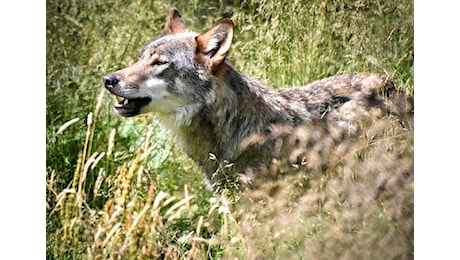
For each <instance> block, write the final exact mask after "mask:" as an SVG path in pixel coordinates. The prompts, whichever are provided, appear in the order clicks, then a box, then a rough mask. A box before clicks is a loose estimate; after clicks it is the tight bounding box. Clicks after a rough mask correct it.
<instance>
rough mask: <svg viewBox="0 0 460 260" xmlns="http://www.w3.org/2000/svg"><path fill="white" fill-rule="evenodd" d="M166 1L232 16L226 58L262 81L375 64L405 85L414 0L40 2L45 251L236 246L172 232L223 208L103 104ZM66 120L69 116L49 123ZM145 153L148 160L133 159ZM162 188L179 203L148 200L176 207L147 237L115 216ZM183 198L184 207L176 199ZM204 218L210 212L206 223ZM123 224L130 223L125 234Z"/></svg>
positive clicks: (212, 221)
mask: <svg viewBox="0 0 460 260" xmlns="http://www.w3.org/2000/svg"><path fill="white" fill-rule="evenodd" d="M173 6H174V7H177V8H178V9H179V12H180V13H181V15H182V17H183V19H184V20H185V22H186V23H187V25H188V27H189V28H190V29H192V30H194V31H197V32H203V31H205V30H206V29H208V28H210V27H211V26H212V25H213V24H214V23H216V22H217V21H219V20H220V19H222V18H224V17H231V18H232V19H233V20H234V23H235V37H234V40H233V45H232V47H231V52H230V55H229V57H228V61H229V63H231V64H233V65H234V66H235V67H236V68H237V69H239V70H240V71H242V72H244V73H247V74H250V75H252V76H255V77H256V78H259V79H264V80H265V81H266V82H267V85H268V86H270V87H273V88H284V87H288V86H294V85H303V84H307V83H309V82H311V81H314V80H316V79H320V78H324V77H327V76H330V75H334V74H336V73H341V72H349V71H372V72H379V73H386V74H388V75H390V76H392V77H393V79H394V80H395V82H396V83H397V84H398V85H399V86H400V87H402V88H406V89H407V90H409V92H411V93H413V89H414V88H413V85H414V73H413V68H414V41H413V38H414V37H413V36H414V16H413V2H412V1H397V0H390V1H370V0H356V1H352V0H346V1H334V0H333V1H321V0H311V1H297V0H296V1H281V2H280V1H255V0H245V1H237V0H234V1H231V0H227V1H222V0H221V1H217V0H215V1H198V0H191V1H156V0H155V1H121V0H112V1H105V0H104V1H102V0H95V1H76V0H74V1H56V0H47V2H46V10H47V11H46V12H47V14H46V16H47V20H46V58H47V64H46V79H47V83H46V166H47V169H46V174H47V176H46V179H47V198H46V203H47V217H46V219H47V223H46V225H47V226H46V232H47V242H46V245H47V258H55V259H69V258H74V259H87V258H88V257H95V258H97V257H114V256H126V255H142V254H143V253H145V254H146V255H150V256H152V255H158V256H159V257H166V256H168V254H170V255H175V256H177V257H189V258H193V257H197V258H199V257H198V256H200V255H206V256H207V257H209V258H218V257H219V256H221V255H222V254H223V251H224V250H225V245H230V244H231V243H233V242H234V241H230V240H229V242H228V243H227V244H225V243H218V244H213V243H208V246H207V247H203V246H201V247H198V246H196V245H195V244H194V243H185V242H183V241H182V240H180V238H184V236H185V237H186V235H187V234H189V233H190V232H192V231H194V232H195V234H197V233H199V232H198V230H197V228H199V227H202V226H200V225H202V224H200V223H204V222H206V223H207V225H208V226H207V228H206V232H205V231H204V230H205V229H204V228H201V232H202V233H201V234H200V235H201V237H203V238H205V239H211V238H212V237H214V236H216V234H217V233H218V232H220V231H219V230H220V229H221V228H222V227H223V226H224V225H226V222H225V221H226V220H225V219H226V218H225V216H224V215H223V214H222V213H221V212H220V213H219V214H217V215H211V214H210V213H211V212H213V206H214V205H215V203H216V202H214V201H213V200H212V194H211V193H210V192H209V191H208V190H206V188H205V187H204V185H203V182H202V178H201V174H200V173H199V172H198V171H197V169H196V168H195V166H194V165H193V163H192V162H191V161H189V160H188V159H187V158H186V157H184V156H183V154H182V153H181V152H180V150H178V149H177V148H176V147H175V146H174V144H173V143H172V141H171V139H170V138H169V136H168V135H167V133H166V132H165V131H164V130H162V129H161V128H160V127H159V126H158V125H157V124H156V121H155V120H154V118H153V117H152V116H151V115H143V116H139V117H136V118H130V119H126V118H120V117H119V116H117V115H116V114H114V113H113V111H112V108H111V106H112V104H113V102H114V99H113V97H111V96H109V95H108V94H107V93H105V91H104V90H103V85H102V76H103V75H105V74H107V73H109V72H112V71H115V70H117V69H120V68H123V67H126V66H128V65H130V64H131V63H133V62H134V61H135V58H136V55H137V53H138V51H139V50H140V48H141V47H142V46H143V44H144V43H146V42H148V41H151V40H154V39H156V38H158V37H159V36H161V34H162V31H163V26H164V23H165V19H166V16H167V14H168V12H169V10H170V8H171V7H173ZM90 113H91V114H92V118H91V119H92V120H91V122H90V124H88V114H90ZM72 119H75V120H76V121H74V123H73V124H71V125H69V126H68V127H67V128H65V130H64V131H58V130H59V129H60V127H61V126H63V125H64V124H65V123H66V122H68V121H70V120H72ZM77 119H78V120H77ZM114 129H115V130H114ZM61 130H62V129H61ZM149 131H150V132H149ZM58 132H59V133H58ZM147 133H150V134H151V135H148V134H147ZM111 145H113V147H109V146H111ZM139 148H143V149H144V150H142V151H140V150H139ZM145 151H148V153H146V152H145ZM143 154H145V156H146V158H142V159H139V156H141V155H143ZM85 166H86V167H87V169H85ZM120 176H125V179H123V180H121V179H120ZM122 184H126V185H128V184H129V185H132V187H131V188H129V189H127V188H126V187H125V186H123V185H122ZM123 187H125V188H123ZM123 191H124V193H123ZM163 193H164V194H168V196H169V197H168V198H171V201H174V202H177V203H179V204H173V202H171V204H161V205H163V206H161V207H160V206H158V205H157V206H158V210H159V215H158V216H163V217H165V218H166V216H169V218H170V219H173V218H171V216H170V215H168V214H172V213H171V211H169V212H168V209H171V208H174V207H173V206H171V205H179V206H184V207H185V208H183V210H182V209H181V210H179V209H180V208H181V207H179V206H177V207H176V208H174V209H176V210H177V212H178V216H177V217H175V218H174V221H172V220H171V221H170V222H168V223H169V225H164V226H163V227H161V228H160V227H159V226H158V227H157V231H158V232H157V233H155V234H156V235H154V233H148V232H147V231H146V230H144V229H146V228H147V227H148V225H147V224H146V223H144V224H142V223H141V222H137V223H136V225H128V224H126V223H124V222H123V219H127V218H129V214H133V212H139V211H141V209H142V206H143V205H146V203H147V202H148V201H149V199H151V198H149V196H151V197H154V198H158V199H159V200H160V198H159V197H158V196H159V194H163ZM120 194H121V195H120ZM184 194H185V195H184ZM173 196H175V197H173ZM184 196H185V197H184ZM192 197H193V199H192ZM114 198H124V199H125V200H126V201H131V202H132V203H133V204H132V205H134V206H133V208H136V207H139V211H136V210H134V211H133V212H130V211H129V210H126V209H124V210H122V213H121V214H120V215H121V216H123V217H122V218H121V219H119V216H117V217H116V219H117V220H119V222H118V223H121V224H120V225H119V226H118V228H116V227H117V226H116V224H115V222H114V225H113V226H110V225H111V224H110V221H111V220H113V219H112V218H107V219H105V217H104V216H105V215H104V214H106V215H107V216H112V217H113V214H112V213H114V212H115V210H116V209H115V208H116V207H115V206H113V205H115V204H116V205H124V204H123V203H121V202H119V201H115V202H114ZM184 198H185V200H186V201H187V203H185V204H183V203H182V204H180V201H181V200H182V199H184ZM210 198H211V202H209V200H210ZM174 199H176V200H174ZM126 201H125V202H126ZM117 203H121V204H117ZM112 204H113V205H112ZM125 204H126V203H125ZM132 205H131V206H132ZM179 213H180V214H179ZM201 216H207V217H205V218H207V219H205V221H204V222H203V219H202V218H200V217H201ZM200 221H201V222H200ZM109 224H110V225H109ZM131 224H132V223H131ZM109 227H110V228H109ZM130 227H131V229H135V231H133V230H131V231H129V230H130ZM142 228H143V229H142ZM112 230H114V231H113V234H110V231H112ZM98 232H99V233H98ZM104 232H105V233H104ZM213 232H214V233H213ZM134 233H135V237H137V238H136V239H137V240H135V241H137V242H138V243H137V244H142V243H141V242H140V241H143V240H142V239H145V238H146V237H147V238H148V239H147V240H146V241H148V243H153V244H155V245H156V246H155V247H153V248H143V249H141V248H140V247H139V248H138V247H136V246H135V245H136V243H131V244H129V243H128V244H129V246H128V249H126V248H123V245H126V243H124V242H126V241H127V238H128V237H130V236H134ZM147 233H148V234H149V235H148V236H147V235H146V234H147ZM100 234H106V235H105V236H102V235H100ZM109 235H110V236H109ZM117 236H118V238H117ZM102 237H103V238H104V239H102ZM230 237H231V236H230ZM98 239H99V240H98ZM117 239H118V240H117ZM112 240H113V241H112ZM119 241H122V242H119ZM129 241H133V240H129ZM181 241H182V242H181ZM144 242H145V241H144ZM233 244H234V243H233ZM233 244H232V245H233ZM197 248H198V249H197ZM142 250H144V251H142ZM142 252H143V253H142ZM171 252H173V253H171Z"/></svg>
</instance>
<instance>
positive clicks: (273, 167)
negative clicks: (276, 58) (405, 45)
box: [103, 8, 413, 190]
mask: <svg viewBox="0 0 460 260" xmlns="http://www.w3.org/2000/svg"><path fill="white" fill-rule="evenodd" d="M233 32H234V24H233V22H232V20H231V19H230V18H225V19H222V20H221V21H220V22H218V23H216V24H215V25H214V26H213V27H212V28H210V29H209V30H207V31H206V32H204V33H197V32H193V31H191V30H189V29H188V27H187V26H186V24H185V23H184V21H183V20H182V17H181V15H180V14H179V12H178V11H177V9H175V8H172V9H171V11H170V13H169V15H168V17H167V19H166V25H165V27H164V34H163V35H162V36H161V37H160V38H158V39H157V40H154V41H151V42H149V43H147V44H145V46H144V47H143V48H142V50H141V51H140V53H139V56H138V60H137V62H135V63H134V64H133V65H131V66H129V67H127V68H124V69H121V70H118V71H116V72H113V73H110V74H108V75H105V76H104V77H103V83H104V86H105V88H106V89H107V90H108V91H109V92H110V93H111V94H112V95H114V96H116V99H117V101H116V103H115V104H114V106H113V108H114V110H115V112H116V113H118V114H119V115H121V116H123V117H133V116H136V115H139V114H144V113H150V112H153V113H154V114H156V116H157V118H158V120H159V122H160V123H161V124H162V125H163V126H164V127H166V128H167V129H169V131H170V133H171V134H172V135H173V137H174V139H175V141H176V142H177V144H178V145H179V146H180V147H181V148H182V150H183V151H184V152H185V153H186V154H187V155H188V156H189V157H190V158H191V159H192V160H193V161H195V162H196V163H197V165H198V166H199V167H200V168H201V170H202V171H203V173H204V176H205V180H206V182H207V184H208V185H209V187H210V188H211V189H213V190H217V189H218V188H219V187H220V186H222V185H223V183H228V180H231V181H232V183H233V184H235V185H234V186H233V187H235V188H236V189H238V190H244V189H256V188H257V187H258V186H260V185H262V183H263V182H264V181H266V180H267V179H277V178H279V177H280V176H283V175H286V174H289V173H290V172H292V171H299V169H300V168H302V167H303V166H304V165H308V167H316V168H319V169H320V170H321V167H323V166H324V164H323V163H322V162H321V161H319V162H315V160H313V159H312V158H307V152H308V151H309V150H310V151H311V150H314V149H317V151H316V152H315V153H317V154H323V155H324V156H323V157H321V158H323V159H326V160H327V153H328V152H333V150H334V149H335V148H336V147H337V145H338V144H339V142H342V141H343V140H347V139H348V138H352V137H353V136H354V137H359V135H360V130H361V129H362V128H361V127H360V122H361V120H364V119H366V118H367V119H370V121H372V119H373V118H377V117H382V116H393V117H395V118H397V120H398V122H400V124H401V125H402V127H403V128H410V127H411V125H412V121H413V100H412V99H411V98H410V97H409V95H408V94H407V93H405V92H404V91H403V90H401V89H399V88H397V87H396V86H395V84H394V83H393V81H392V80H391V79H390V77H388V76H387V75H384V74H377V73H368V72H363V73H359V72H350V73H344V74H337V75H334V76H330V77H327V78H324V79H321V80H317V81H315V82H312V83H310V84H308V85H305V86H299V87H290V88H283V89H279V90H276V89H272V88H270V87H268V86H266V85H265V84H264V83H262V81H260V80H257V79H255V78H253V77H251V76H249V75H246V74H244V73H242V72H239V71H238V70H237V69H235V68H234V67H232V66H231V65H230V64H229V63H228V62H227V61H226V56H227V54H228V53H229V50H230V47H231V43H232V38H233ZM368 121H369V120H368ZM316 143H320V144H321V146H323V147H326V146H327V147H328V149H322V148H321V147H320V148H318V146H317V145H315V144H316ZM308 167H303V169H304V170H306V169H307V170H308ZM323 170H324V169H323Z"/></svg>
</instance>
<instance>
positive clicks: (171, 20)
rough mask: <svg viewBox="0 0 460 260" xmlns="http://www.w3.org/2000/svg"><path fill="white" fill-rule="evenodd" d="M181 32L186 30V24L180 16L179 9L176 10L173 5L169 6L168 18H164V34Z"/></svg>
mask: <svg viewBox="0 0 460 260" xmlns="http://www.w3.org/2000/svg"><path fill="white" fill-rule="evenodd" d="M183 32H188V29H187V26H186V25H185V23H184V21H183V20H182V17H181V16H180V14H179V11H177V9H176V8H174V7H173V8H171V11H170V12H169V15H168V18H167V19H166V25H165V32H164V34H165V35H167V34H175V33H183Z"/></svg>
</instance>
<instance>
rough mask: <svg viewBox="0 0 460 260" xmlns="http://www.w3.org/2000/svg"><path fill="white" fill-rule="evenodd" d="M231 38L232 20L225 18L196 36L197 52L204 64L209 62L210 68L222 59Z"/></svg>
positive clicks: (228, 47) (230, 42)
mask: <svg viewBox="0 0 460 260" xmlns="http://www.w3.org/2000/svg"><path fill="white" fill-rule="evenodd" d="M232 39H233V22H232V20H231V19H229V18H225V19H223V20H222V21H220V22H219V23H217V24H216V25H214V27H212V28H211V29H209V30H208V31H207V32H205V33H203V34H200V35H198V36H197V37H196V42H197V54H198V55H200V56H201V58H202V59H204V60H203V62H204V63H205V64H209V65H210V66H211V69H214V68H215V67H217V66H218V65H219V64H221V63H222V62H223V61H224V59H225V56H226V55H227V52H228V50H229V49H230V45H231V44H232ZM208 62H210V63H208Z"/></svg>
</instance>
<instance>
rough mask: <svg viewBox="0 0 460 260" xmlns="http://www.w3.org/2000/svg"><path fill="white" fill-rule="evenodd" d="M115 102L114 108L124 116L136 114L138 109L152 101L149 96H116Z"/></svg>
mask: <svg viewBox="0 0 460 260" xmlns="http://www.w3.org/2000/svg"><path fill="white" fill-rule="evenodd" d="M116 99H117V102H116V103H115V104H114V105H113V108H114V110H115V111H116V112H117V113H118V114H120V115H122V116H125V117H131V116H136V115H138V114H139V112H140V109H141V108H142V107H144V106H146V105H148V104H149V103H150V101H152V99H151V98H148V97H145V98H124V97H120V96H117V97H116Z"/></svg>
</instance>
